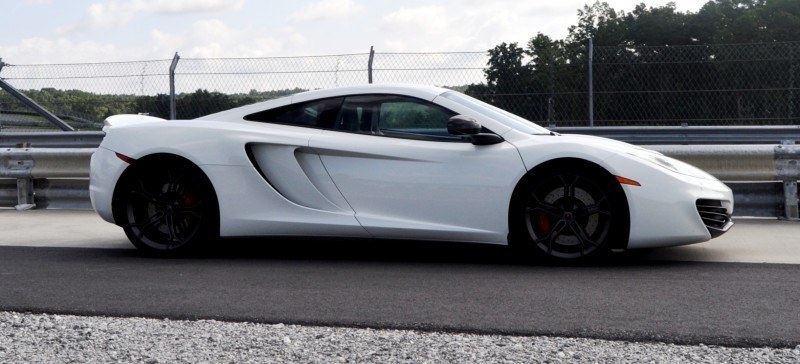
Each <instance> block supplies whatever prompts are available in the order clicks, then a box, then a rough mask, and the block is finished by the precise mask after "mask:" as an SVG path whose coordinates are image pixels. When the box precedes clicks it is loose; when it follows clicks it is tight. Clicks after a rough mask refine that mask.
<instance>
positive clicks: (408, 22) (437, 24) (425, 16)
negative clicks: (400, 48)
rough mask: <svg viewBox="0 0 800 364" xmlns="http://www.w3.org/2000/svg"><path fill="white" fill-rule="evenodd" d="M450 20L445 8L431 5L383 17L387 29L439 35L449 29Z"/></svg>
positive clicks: (399, 11) (401, 10)
mask: <svg viewBox="0 0 800 364" xmlns="http://www.w3.org/2000/svg"><path fill="white" fill-rule="evenodd" d="M447 25H448V19H447V13H446V12H445V9H444V7H441V6H435V5H429V6H421V7H418V8H401V9H400V10H397V11H395V12H393V13H390V14H388V15H386V16H384V17H383V24H382V26H383V27H384V28H385V29H401V30H414V31H424V32H427V33H430V34H439V33H441V32H443V31H444V30H445V29H447Z"/></svg>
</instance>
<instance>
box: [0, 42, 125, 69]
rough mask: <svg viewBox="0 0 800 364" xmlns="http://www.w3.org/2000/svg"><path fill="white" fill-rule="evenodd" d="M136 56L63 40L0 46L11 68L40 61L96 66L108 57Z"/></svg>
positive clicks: (111, 47) (99, 45)
mask: <svg viewBox="0 0 800 364" xmlns="http://www.w3.org/2000/svg"><path fill="white" fill-rule="evenodd" d="M138 53H139V52H138V51H136V50H133V49H127V50H121V49H119V48H118V47H117V46H115V45H113V44H103V43H98V42H93V41H84V42H73V41H71V40H69V39H67V38H62V37H59V38H56V39H45V38H38V37H36V38H26V39H23V40H21V41H20V42H19V43H18V44H15V45H11V46H0V54H2V55H3V57H4V58H5V59H7V60H9V61H12V60H13V61H12V62H10V63H13V64H32V63H42V60H46V59H51V60H57V63H82V62H96V61H97V60H98V59H108V55H109V54H114V55H117V56H118V57H119V58H118V59H120V60H131V59H138V58H139V56H137V54H138Z"/></svg>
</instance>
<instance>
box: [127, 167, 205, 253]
mask: <svg viewBox="0 0 800 364" xmlns="http://www.w3.org/2000/svg"><path fill="white" fill-rule="evenodd" d="M121 187H122V189H121V190H120V193H119V195H118V199H116V200H117V201H116V205H117V207H118V208H117V214H116V216H117V217H118V218H119V221H120V226H122V228H123V230H124V231H125V235H127V236H128V239H129V240H130V241H131V243H133V245H134V246H136V248H138V249H139V250H140V251H142V252H144V253H146V254H148V255H151V256H156V257H177V256H183V255H186V254H187V253H189V252H193V251H196V250H198V249H199V248H200V247H201V246H203V245H206V244H207V243H209V242H211V241H214V240H216V239H217V237H218V235H219V233H218V228H217V226H218V225H219V218H218V215H219V208H218V204H217V199H216V195H215V193H214V190H213V188H212V186H211V182H210V181H209V180H208V178H207V177H206V176H205V174H203V172H202V171H201V170H200V169H199V168H198V167H196V166H194V165H192V164H190V163H189V162H187V161H183V160H170V161H167V162H164V161H160V162H152V163H146V162H143V161H140V162H137V164H136V165H134V166H132V167H131V170H130V171H129V173H127V174H126V178H125V179H124V183H122V186H121Z"/></svg>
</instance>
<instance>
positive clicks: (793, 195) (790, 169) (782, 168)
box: [776, 140, 800, 220]
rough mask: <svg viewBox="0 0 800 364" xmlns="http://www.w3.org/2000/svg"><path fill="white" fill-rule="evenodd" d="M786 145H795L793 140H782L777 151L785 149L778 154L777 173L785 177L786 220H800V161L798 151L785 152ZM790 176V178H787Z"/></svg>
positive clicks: (784, 204)
mask: <svg viewBox="0 0 800 364" xmlns="http://www.w3.org/2000/svg"><path fill="white" fill-rule="evenodd" d="M785 145H792V146H794V141H793V140H786V141H783V142H781V145H779V146H778V147H777V149H776V152H777V151H779V150H782V149H783V152H779V153H776V154H779V155H776V159H777V160H776V162H777V163H776V164H777V171H776V172H777V173H776V174H778V175H779V177H781V176H782V177H783V199H784V203H783V206H784V218H785V219H786V220H800V199H798V197H800V196H798V194H797V178H798V177H797V176H798V175H799V174H800V165H799V164H798V162H800V161H799V160H798V159H796V158H797V157H800V154H797V153H788V154H786V153H785V151H786V150H785V148H782V147H783V146H785ZM787 177H789V178H787Z"/></svg>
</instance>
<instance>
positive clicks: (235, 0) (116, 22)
mask: <svg viewBox="0 0 800 364" xmlns="http://www.w3.org/2000/svg"><path fill="white" fill-rule="evenodd" d="M242 5H244V0H128V1H117V0H112V1H109V2H104V3H94V4H91V5H89V7H88V8H86V15H85V16H84V18H83V19H82V20H81V21H78V22H77V23H74V24H71V25H68V26H65V27H61V28H58V29H57V32H58V33H59V34H62V35H63V34H66V33H70V32H73V31H76V30H82V29H92V30H94V29H109V28H122V27H124V26H126V25H127V24H128V23H130V22H131V21H132V20H133V19H135V18H136V17H137V16H138V15H139V14H142V13H146V14H164V15H180V14H197V13H218V12H221V11H228V10H238V9H240V8H241V7H242Z"/></svg>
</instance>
